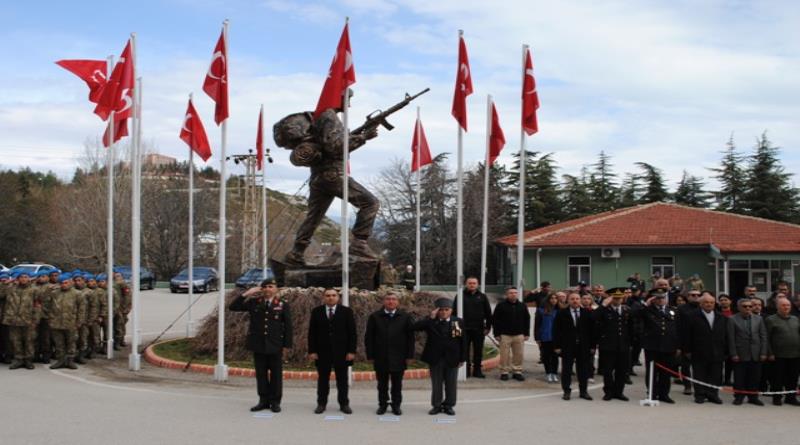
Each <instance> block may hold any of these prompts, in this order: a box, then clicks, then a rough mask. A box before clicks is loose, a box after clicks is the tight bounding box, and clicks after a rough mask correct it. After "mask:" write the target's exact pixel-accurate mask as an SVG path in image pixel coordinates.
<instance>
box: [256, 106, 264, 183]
mask: <svg viewBox="0 0 800 445" xmlns="http://www.w3.org/2000/svg"><path fill="white" fill-rule="evenodd" d="M263 164H264V108H263V107H262V108H261V111H260V112H259V113H258V132H257V133H256V168H258V170H261V168H262V167H263Z"/></svg>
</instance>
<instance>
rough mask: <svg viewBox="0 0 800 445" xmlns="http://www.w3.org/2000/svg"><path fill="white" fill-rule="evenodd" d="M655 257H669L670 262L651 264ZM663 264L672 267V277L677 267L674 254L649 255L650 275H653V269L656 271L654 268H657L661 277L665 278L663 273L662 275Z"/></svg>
mask: <svg viewBox="0 0 800 445" xmlns="http://www.w3.org/2000/svg"><path fill="white" fill-rule="evenodd" d="M656 258H669V259H670V264H653V260H654V259H656ZM665 266H666V267H672V276H673V277H674V276H675V273H676V272H677V268H676V267H675V257H674V256H666V255H665V256H651V257H650V276H653V275H654V274H655V271H656V269H655V268H658V270H659V271H660V272H661V278H666V277H665V275H664V267H665Z"/></svg>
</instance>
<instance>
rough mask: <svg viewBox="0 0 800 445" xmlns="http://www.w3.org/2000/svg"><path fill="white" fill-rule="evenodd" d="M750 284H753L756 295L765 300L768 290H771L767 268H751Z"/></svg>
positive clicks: (768, 293)
mask: <svg viewBox="0 0 800 445" xmlns="http://www.w3.org/2000/svg"><path fill="white" fill-rule="evenodd" d="M750 284H752V285H753V286H755V288H756V295H758V297H760V298H761V299H763V300H766V299H767V298H768V297H769V295H770V292H772V289H770V283H769V271H768V270H751V271H750Z"/></svg>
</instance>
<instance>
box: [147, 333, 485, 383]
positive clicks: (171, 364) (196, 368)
mask: <svg viewBox="0 0 800 445" xmlns="http://www.w3.org/2000/svg"><path fill="white" fill-rule="evenodd" d="M169 341H172V340H166V341H162V342H159V343H156V344H154V345H150V346H149V347H148V348H147V349H145V350H144V359H145V361H146V362H147V363H150V364H151V365H153V366H158V367H159V368H167V369H180V370H183V369H184V368H186V362H179V361H176V360H170V359H166V358H164V357H161V356H159V355H157V354H156V353H155V352H154V350H153V348H154V347H155V346H157V345H160V344H162V343H167V342H169ZM499 364H500V355H499V354H498V355H497V356H496V357H492V358H490V359H487V360H484V361H483V364H482V365H481V366H482V368H483V369H485V370H489V369H494V368H496V367H497V366H498V365H499ZM187 371H191V372H198V373H202V374H214V366H213V365H200V364H196V363H192V364H191V365H189V367H188V369H187ZM228 375H231V376H237V377H255V376H256V371H255V370H254V369H249V368H234V367H230V368H228ZM428 377H430V372H429V371H428V370H427V369H406V372H405V374H404V375H403V378H405V379H427V378H428ZM283 378H284V379H285V380H317V372H316V371H283ZM333 378H334V377H333V373H331V379H333ZM373 380H375V372H374V371H353V381H356V382H364V381H373Z"/></svg>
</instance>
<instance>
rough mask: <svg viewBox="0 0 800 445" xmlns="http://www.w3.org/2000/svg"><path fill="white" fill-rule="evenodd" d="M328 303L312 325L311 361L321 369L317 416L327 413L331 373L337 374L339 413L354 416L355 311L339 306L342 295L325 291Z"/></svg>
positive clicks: (315, 314) (319, 309)
mask: <svg viewBox="0 0 800 445" xmlns="http://www.w3.org/2000/svg"><path fill="white" fill-rule="evenodd" d="M322 298H323V301H324V303H323V304H322V305H321V306H317V307H315V308H314V309H313V310H312V311H311V318H310V319H309V323H308V358H309V359H310V360H314V365H315V366H316V367H317V375H318V378H317V408H316V409H315V410H314V413H316V414H322V413H323V412H325V407H326V406H327V404H328V393H329V392H330V378H331V370H333V371H334V372H335V373H336V393H337V394H336V398H337V400H338V402H339V410H340V411H341V412H343V413H345V414H352V413H353V410H352V409H350V399H349V398H348V397H347V394H348V386H349V382H348V373H347V370H348V368H349V367H350V366H351V365H352V364H353V359H354V358H355V356H356V321H355V318H354V317H353V310H352V309H350V308H349V307H347V306H342V305H341V304H339V293H338V292H336V290H334V289H325V292H324V293H323V295H322Z"/></svg>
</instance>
